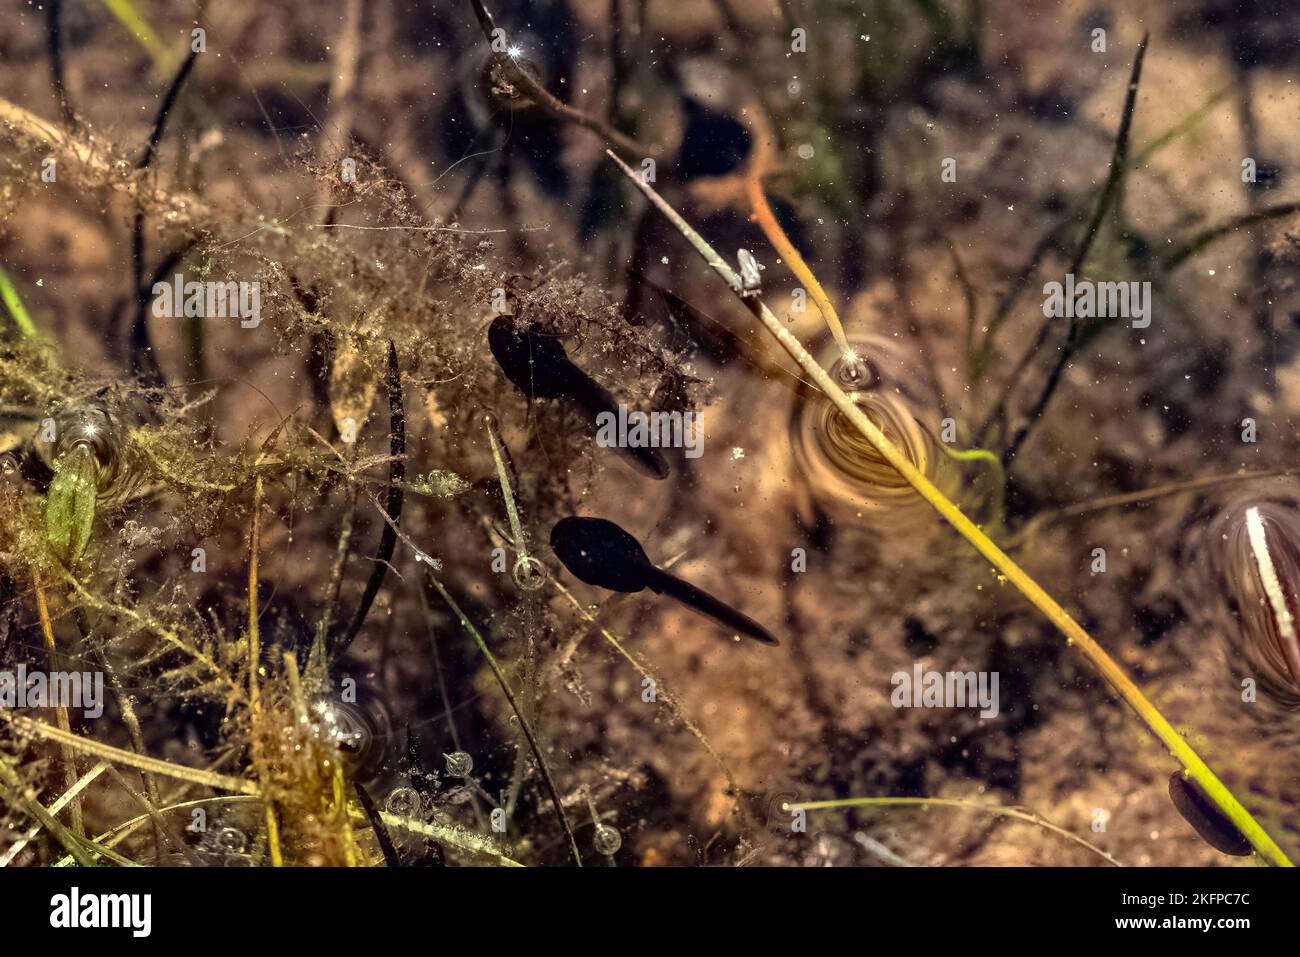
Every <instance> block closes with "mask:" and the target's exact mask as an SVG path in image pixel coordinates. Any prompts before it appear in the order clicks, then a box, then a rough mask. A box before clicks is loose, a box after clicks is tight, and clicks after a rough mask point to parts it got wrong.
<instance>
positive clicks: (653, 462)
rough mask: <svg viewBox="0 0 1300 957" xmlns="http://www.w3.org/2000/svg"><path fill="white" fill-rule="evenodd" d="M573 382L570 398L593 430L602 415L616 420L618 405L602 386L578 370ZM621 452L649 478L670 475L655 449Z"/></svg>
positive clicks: (647, 447) (573, 373) (663, 477)
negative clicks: (589, 422) (585, 414)
mask: <svg viewBox="0 0 1300 957" xmlns="http://www.w3.org/2000/svg"><path fill="white" fill-rule="evenodd" d="M572 376H573V381H572V383H571V385H570V394H571V395H572V396H573V399H574V401H575V402H577V403H578V404H579V405H580V406H582V409H583V411H584V412H586V413H587V414H588V415H589V416H591V422H592V430H593V431H594V430H595V428H596V425H595V423H596V417H597V416H598V415H600V413H602V412H608V413H609V414H610V415H612V416H614V418H615V419H617V418H618V402H616V401H615V399H614V396H613V395H611V394H610V391H609V390H608V389H606V388H605V387H604V386H603V385H601V384H600V383H599V382H597V381H596V380H595V379H593V378H591V377H590V376H589V375H587V374H586V373H585V372H583V371H582V370H581V369H579V368H578V367H577V366H574V367H573V370H572ZM619 451H620V452H622V453H623V454H624V455H625V456H626V457H627V458H628V460H629V461H630V462H632V464H634V465H635V466H636V467H637V468H638V469H640V470H641V471H643V472H645V473H646V474H648V475H650V476H651V477H652V478H657V479H666V478H668V476H669V475H670V474H672V468H671V467H670V466H669V465H668V459H667V458H665V457H664V454H663V452H661V451H660V450H659V449H657V448H651V447H649V446H645V447H641V448H632V447H631V446H628V447H626V448H623V447H620V448H619Z"/></svg>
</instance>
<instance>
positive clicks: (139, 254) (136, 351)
mask: <svg viewBox="0 0 1300 957" xmlns="http://www.w3.org/2000/svg"><path fill="white" fill-rule="evenodd" d="M197 56H198V54H197V53H196V52H195V51H193V50H191V51H190V55H189V56H188V57H186V58H185V62H184V63H182V64H181V68H180V69H179V70H178V71H177V72H176V76H175V77H173V78H172V82H171V85H170V86H169V87H168V88H167V94H166V95H165V96H164V97H163V101H162V105H161V106H160V107H159V109H158V115H157V116H156V117H154V121H153V129H152V130H151V131H150V132H149V141H148V143H146V144H145V148H144V152H143V153H141V154H140V159H139V160H137V161H136V164H135V168H136V169H137V170H142V169H147V168H148V167H149V166H150V165H151V164H152V163H153V161H154V159H155V157H157V155H158V144H159V143H160V142H162V138H163V133H164V132H166V129H167V117H168V116H169V115H170V114H171V111H172V107H173V106H175V105H176V98H177V97H178V96H179V95H180V92H181V87H183V86H184V85H185V80H186V79H187V78H188V77H189V75H190V71H191V70H193V69H194V59H195V57H197ZM182 252H183V250H182ZM174 255H175V254H174ZM177 258H178V257H177ZM172 264H174V263H172V262H169V264H168V265H167V269H170V268H171V265H172ZM164 271H165V270H164ZM131 282H132V293H133V298H134V299H135V319H134V320H133V322H132V323H131V372H132V373H133V374H134V375H135V376H136V377H137V378H138V379H140V380H141V381H142V382H144V383H145V385H147V386H152V387H159V386H162V385H163V384H164V382H165V379H164V378H163V374H162V367H161V366H159V365H158V358H157V356H155V355H154V351H153V343H152V341H151V340H150V338H149V322H148V305H149V290H150V289H152V288H153V284H152V283H150V285H149V287H148V288H145V286H144V212H143V211H142V210H139V209H137V210H136V214H135V219H134V221H133V222H132V224H131Z"/></svg>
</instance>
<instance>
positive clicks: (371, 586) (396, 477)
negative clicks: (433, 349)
mask: <svg viewBox="0 0 1300 957" xmlns="http://www.w3.org/2000/svg"><path fill="white" fill-rule="evenodd" d="M385 384H386V386H387V389H388V450H389V453H390V454H391V455H392V458H391V459H390V461H389V465H388V501H387V503H386V505H385V507H384V510H383V511H384V518H385V519H386V521H385V522H384V528H383V531H382V532H381V533H380V536H379V548H378V549H377V550H376V551H375V558H374V563H375V564H374V567H373V568H372V569H371V570H370V578H369V580H368V581H367V582H366V589H365V591H364V592H362V593H361V603H360V604H359V605H358V606H357V612H356V615H354V616H353V618H352V623H351V624H350V625H349V626H348V630H347V631H346V632H345V633H344V635H343V637H342V638H340V639H338V640H337V641H336V642H335V643H334V646H333V647H332V648H331V649H330V654H329V658H330V660H331V661H333V660H337V659H338V658H339V657H341V656H342V655H343V653H344V652H345V651H347V650H348V646H349V645H350V644H352V639H354V638H356V636H357V632H359V631H360V630H361V626H362V625H364V624H365V621H366V615H368V614H370V606H371V605H372V604H374V601H375V596H376V595H378V594H379V589H380V587H381V586H382V585H383V584H384V576H385V575H387V574H388V566H389V563H390V562H391V561H392V558H393V549H394V548H396V547H397V535H398V529H397V524H398V522H400V521H401V518H402V497H403V492H402V482H404V481H405V480H406V413H405V411H404V408H403V405H402V374H401V370H400V369H398V367H397V347H396V346H394V345H393V343H392V342H391V341H390V342H389V343H388V376H387V378H386V379H385Z"/></svg>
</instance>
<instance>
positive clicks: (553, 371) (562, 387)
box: [488, 316, 671, 479]
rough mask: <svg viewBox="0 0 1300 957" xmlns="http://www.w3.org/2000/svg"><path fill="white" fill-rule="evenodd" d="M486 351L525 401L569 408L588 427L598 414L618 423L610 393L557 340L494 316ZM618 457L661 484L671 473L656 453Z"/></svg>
mask: <svg viewBox="0 0 1300 957" xmlns="http://www.w3.org/2000/svg"><path fill="white" fill-rule="evenodd" d="M488 348H490V349H491V350H492V355H493V357H494V358H495V359H496V360H497V365H499V366H500V367H501V371H502V372H504V373H505V375H506V378H507V379H509V380H510V381H511V382H512V383H514V385H515V387H516V388H517V389H519V391H520V392H522V393H523V394H524V395H526V396H528V397H529V398H533V399H562V400H564V401H566V402H571V403H574V404H575V405H577V406H578V407H579V408H580V409H582V410H583V411H584V412H586V413H587V414H588V415H590V416H591V421H592V423H593V425H594V423H595V421H596V419H597V417H598V416H599V415H600V414H601V413H602V412H608V413H610V414H611V415H613V416H614V417H615V418H618V403H617V402H615V401H614V397H613V396H612V395H610V393H609V390H608V389H606V388H605V387H604V386H602V385H601V384H600V383H599V382H597V381H596V380H595V379H593V378H592V377H591V376H589V375H587V373H585V372H583V371H582V370H581V369H579V368H578V367H577V366H576V365H574V364H573V360H572V359H570V358H569V355H568V353H566V352H565V351H564V346H562V345H561V344H560V342H559V340H558V339H555V338H554V337H552V336H545V335H542V334H540V333H537V332H534V331H533V330H531V329H527V330H525V329H520V328H519V327H518V326H517V325H515V322H514V320H513V319H512V318H511V317H509V316H497V317H496V318H495V319H493V320H492V324H491V325H490V326H488ZM622 451H623V452H625V453H626V454H627V455H628V457H629V458H631V460H632V461H633V462H635V463H636V464H637V465H638V466H639V467H640V468H642V469H643V470H645V471H647V472H649V473H650V474H651V475H653V476H654V477H655V478H659V479H665V478H667V477H668V474H669V472H670V471H671V469H669V467H668V461H667V460H666V459H665V458H664V456H663V453H661V452H660V451H659V450H658V449H657V448H652V447H644V448H630V447H629V448H625V449H623V450H622Z"/></svg>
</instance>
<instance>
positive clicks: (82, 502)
mask: <svg viewBox="0 0 1300 957" xmlns="http://www.w3.org/2000/svg"><path fill="white" fill-rule="evenodd" d="M97 471H98V464H97V463H96V462H95V455H94V453H93V452H92V451H91V450H90V447H89V446H86V445H78V446H76V447H75V448H73V450H72V451H71V452H69V453H68V454H67V455H65V456H64V457H63V458H62V459H60V460H59V462H58V463H57V465H56V467H55V472H54V481H52V482H51V483H50V492H49V495H48V496H47V497H46V500H45V533H46V536H47V537H48V538H49V541H50V547H51V548H52V549H53V550H54V554H55V555H57V556H58V557H59V558H60V559H61V560H62V561H63V562H64V564H66V565H75V564H76V563H77V562H78V561H80V560H81V556H82V555H84V554H85V553H86V546H87V545H89V544H90V530H91V528H92V527H93V526H94V524H95V502H96V499H97V498H98V489H97V488H96V485H95V477H96V472H97Z"/></svg>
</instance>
